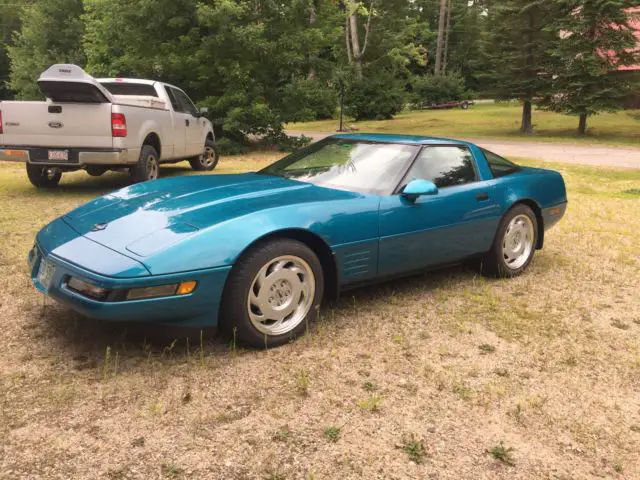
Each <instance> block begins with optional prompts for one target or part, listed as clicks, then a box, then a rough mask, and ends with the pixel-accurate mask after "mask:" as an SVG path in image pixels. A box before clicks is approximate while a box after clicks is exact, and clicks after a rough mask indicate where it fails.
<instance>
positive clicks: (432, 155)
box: [405, 146, 477, 188]
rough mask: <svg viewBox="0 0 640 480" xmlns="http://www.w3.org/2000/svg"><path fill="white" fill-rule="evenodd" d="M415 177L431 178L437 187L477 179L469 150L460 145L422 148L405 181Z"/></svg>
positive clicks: (461, 183)
mask: <svg viewBox="0 0 640 480" xmlns="http://www.w3.org/2000/svg"><path fill="white" fill-rule="evenodd" d="M416 178H422V179H424V180H431V181H432V182H433V183H435V184H436V186H437V187H438V188H443V187H451V186H453V185H464V184H465V183H471V182H475V181H476V180H477V178H476V172H475V169H474V168H473V157H472V155H471V152H470V151H469V149H468V148H467V147H462V146H436V147H426V148H425V149H423V150H422V152H421V153H420V155H419V156H418V158H417V159H416V161H415V163H414V164H413V166H412V167H411V170H409V173H408V174H407V176H406V179H405V183H409V182H410V181H411V180H414V179H416Z"/></svg>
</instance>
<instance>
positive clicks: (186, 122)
mask: <svg viewBox="0 0 640 480" xmlns="http://www.w3.org/2000/svg"><path fill="white" fill-rule="evenodd" d="M184 124H185V125H186V126H187V127H188V126H189V119H188V118H187V119H186V120H185V121H184Z"/></svg>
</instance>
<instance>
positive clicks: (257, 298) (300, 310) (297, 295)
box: [221, 239, 324, 348]
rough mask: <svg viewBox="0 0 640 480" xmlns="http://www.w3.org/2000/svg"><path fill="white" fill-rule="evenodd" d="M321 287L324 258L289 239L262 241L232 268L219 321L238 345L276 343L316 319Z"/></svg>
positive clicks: (253, 345) (290, 338)
mask: <svg viewBox="0 0 640 480" xmlns="http://www.w3.org/2000/svg"><path fill="white" fill-rule="evenodd" d="M323 286H324V278H323V272H322V266H321V265H320V261H319V260H318V257H317V256H316V255H315V253H314V252H313V251H312V250H311V249H309V248H308V247H307V246H306V245H305V244H303V243H301V242H298V241H296V240H290V239H277V240H273V241H270V242H267V243H263V244H260V245H258V246H257V247H255V248H252V249H251V250H250V251H249V252H247V253H246V254H245V255H243V256H242V258H241V259H240V260H239V261H238V263H237V264H236V265H235V267H234V268H233V270H232V271H231V274H230V277H229V280H228V282H227V286H226V288H225V293H224V297H223V299H222V310H221V313H222V318H221V320H222V322H223V324H224V327H225V328H226V330H228V331H229V333H231V334H232V335H234V337H235V338H236V340H237V341H238V342H240V343H243V344H245V345H249V346H251V347H256V348H269V347H277V346H280V345H283V344H284V343H287V342H288V341H290V340H292V339H293V338H295V337H297V336H300V335H301V334H302V333H304V331H305V330H306V328H307V326H308V324H309V323H310V322H312V321H314V320H315V319H316V317H317V314H318V307H319V306H320V301H321V300H322V294H323Z"/></svg>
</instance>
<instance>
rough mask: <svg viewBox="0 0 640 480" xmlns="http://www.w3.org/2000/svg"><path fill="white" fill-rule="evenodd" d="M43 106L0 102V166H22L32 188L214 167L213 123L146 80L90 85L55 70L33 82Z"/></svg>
mask: <svg viewBox="0 0 640 480" xmlns="http://www.w3.org/2000/svg"><path fill="white" fill-rule="evenodd" d="M38 85H39V87H40V90H41V91H42V93H43V95H44V96H45V97H46V101H41V102H18V101H16V102H12V101H10V102H0V160H7V161H18V162H25V163H26V166H27V175H28V176H29V180H30V181H31V183H32V184H33V185H35V186H36V187H55V186H57V185H58V183H59V182H60V178H61V177H62V173H63V172H71V171H75V170H80V169H84V170H86V171H87V172H88V173H89V174H90V175H94V176H98V175H102V174H103V173H104V172H106V171H107V170H118V171H122V170H128V171H129V173H130V174H131V177H132V179H133V181H135V182H143V181H146V180H154V179H156V178H158V174H159V170H160V168H159V165H160V163H177V162H180V161H182V160H189V162H190V163H191V166H192V167H193V168H194V169H195V170H213V169H214V168H215V167H216V165H217V163H218V155H217V152H216V146H215V137H214V133H213V126H212V125H211V122H210V121H209V120H207V119H206V118H204V117H203V114H202V113H201V112H200V111H198V109H197V108H196V107H195V106H194V104H193V102H192V101H191V100H190V99H189V97H188V96H187V95H186V94H185V93H184V92H183V91H182V90H180V89H179V88H176V87H174V86H173V85H168V84H166V83H161V82H155V81H152V80H133V79H124V78H99V79H95V78H93V77H91V76H90V75H88V74H87V73H85V72H84V71H83V70H82V69H81V68H80V67H78V66H76V65H64V64H59V65H53V66H52V67H51V68H49V69H48V70H46V71H45V72H44V73H43V74H42V75H41V76H40V78H39V79H38Z"/></svg>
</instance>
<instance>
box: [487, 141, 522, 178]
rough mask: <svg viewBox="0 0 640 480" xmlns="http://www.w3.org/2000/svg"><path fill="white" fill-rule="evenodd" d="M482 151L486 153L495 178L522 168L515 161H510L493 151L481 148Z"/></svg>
mask: <svg viewBox="0 0 640 480" xmlns="http://www.w3.org/2000/svg"><path fill="white" fill-rule="evenodd" d="M481 150H482V153H484V158H486V159H487V163H488V164H489V168H490V169H491V173H493V178H500V177H504V176H505V175H509V174H510V173H514V172H517V171H519V170H520V167H519V166H518V165H516V164H515V163H512V162H510V161H509V160H507V159H506V158H502V157H501V156H500V155H496V154H495V153H493V152H490V151H488V150H485V149H484V148H482V149H481Z"/></svg>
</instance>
